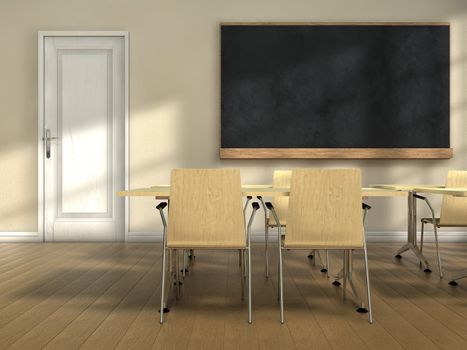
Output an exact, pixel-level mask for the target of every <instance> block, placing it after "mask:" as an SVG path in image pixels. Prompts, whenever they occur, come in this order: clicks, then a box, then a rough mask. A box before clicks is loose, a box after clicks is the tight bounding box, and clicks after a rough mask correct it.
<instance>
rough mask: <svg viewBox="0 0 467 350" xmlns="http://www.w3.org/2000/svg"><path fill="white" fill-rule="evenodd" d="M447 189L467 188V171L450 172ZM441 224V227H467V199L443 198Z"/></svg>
mask: <svg viewBox="0 0 467 350" xmlns="http://www.w3.org/2000/svg"><path fill="white" fill-rule="evenodd" d="M446 187H456V188H460V187H462V188H467V171H465V170H464V171H463V170H450V171H448V177H447V179H446ZM439 222H440V224H441V225H453V226H455V225H460V226H464V225H467V198H465V197H453V196H443V202H442V204H441V214H440V219H439Z"/></svg>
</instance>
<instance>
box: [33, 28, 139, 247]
mask: <svg viewBox="0 0 467 350" xmlns="http://www.w3.org/2000/svg"><path fill="white" fill-rule="evenodd" d="M49 36H75V37H76V36H87V37H89V36H113V37H123V40H124V42H125V107H124V110H125V188H128V183H129V152H128V147H129V136H128V131H129V114H130V108H129V81H130V80H129V77H130V71H129V63H130V62H129V58H130V52H129V51H130V46H129V44H130V43H129V38H130V34H129V32H128V31H39V32H38V60H37V62H38V89H37V90H38V105H37V107H38V113H37V119H38V127H37V146H38V147H37V152H38V153H37V157H38V158H37V159H38V162H37V171H38V172H37V179H38V182H37V191H38V193H37V208H38V215H37V220H38V236H39V239H40V238H41V237H42V241H43V242H45V219H44V215H45V210H44V209H45V202H44V187H45V183H44V181H45V179H44V170H45V167H44V163H45V154H44V141H43V140H42V137H43V135H44V133H45V129H44V43H45V38H46V37H49ZM124 222H125V241H126V240H127V237H128V222H129V220H128V199H127V197H125V219H124Z"/></svg>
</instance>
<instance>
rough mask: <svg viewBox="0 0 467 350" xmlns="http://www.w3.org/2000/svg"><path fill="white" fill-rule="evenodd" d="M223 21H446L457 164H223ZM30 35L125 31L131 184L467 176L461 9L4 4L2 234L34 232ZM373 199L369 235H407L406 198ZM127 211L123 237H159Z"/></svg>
mask: <svg viewBox="0 0 467 350" xmlns="http://www.w3.org/2000/svg"><path fill="white" fill-rule="evenodd" d="M222 21H450V22H451V24H452V26H451V32H452V49H451V60H452V69H451V72H452V74H451V76H452V83H451V86H452V89H451V90H452V93H451V101H452V102H451V103H452V113H451V135H452V136H451V138H452V141H451V143H452V146H453V148H454V158H453V159H451V160H439V161H436V160H365V161H364V160H345V161H336V160H329V161H328V160H290V161H286V160H249V161H228V160H223V161H221V160H219V158H218V147H219V141H220V117H219V110H220V103H219V86H220V80H219V78H220V76H219V56H220V55H219V22H222ZM38 30H128V31H130V57H131V58H130V60H131V62H130V80H131V82H130V103H131V106H130V113H131V114H130V157H131V161H130V169H131V175H130V186H131V187H140V186H148V185H151V184H155V183H168V182H169V174H170V169H171V168H174V167H219V166H221V167H239V168H240V169H241V171H242V177H243V181H244V182H246V183H260V182H261V183H263V182H270V181H271V174H272V171H273V169H276V168H290V167H304V166H305V167H350V166H358V167H362V168H363V172H364V183H365V184H369V183H382V182H391V183H393V182H413V183H440V182H443V180H444V177H445V174H446V171H447V169H454V168H456V169H465V168H467V164H466V163H467V162H466V152H467V141H466V139H467V138H466V136H467V120H466V109H467V100H466V98H467V97H465V96H466V88H467V83H465V82H466V81H467V79H466V78H467V2H466V1H462V0H458V1H454V0H443V1H440V0H411V1H407V0H392V1H387V0H384V1H383V0H358V1H357V0H354V1H349V0H321V1H319V0H235V1H233V0H186V1H182V0H165V1H161V0H80V1H76V0H73V1H72V0H41V1H37V0H29V1H27V0H0V45H1V48H2V50H1V53H2V54H1V59H0V62H1V64H0V79H1V83H0V231H36V230H37V176H36V174H37V147H36V145H37V31H38ZM414 132H416V130H414ZM370 202H371V203H372V204H373V205H374V209H373V210H372V213H371V215H370V218H369V225H368V227H369V230H370V231H402V230H404V226H405V223H406V219H405V218H406V216H405V215H406V206H405V202H404V200H402V199H373V200H371V201H370ZM130 214H131V220H130V228H131V231H143V232H144V231H160V224H159V219H158V217H157V215H156V213H155V212H154V205H153V201H152V200H151V199H142V198H138V199H135V200H132V201H131V208H130ZM260 221H261V220H258V223H257V224H258V225H257V227H258V228H259V225H260Z"/></svg>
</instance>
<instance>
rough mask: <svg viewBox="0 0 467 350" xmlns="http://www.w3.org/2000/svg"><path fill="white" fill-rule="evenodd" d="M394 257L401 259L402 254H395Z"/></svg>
mask: <svg viewBox="0 0 467 350" xmlns="http://www.w3.org/2000/svg"><path fill="white" fill-rule="evenodd" d="M394 257H395V258H396V259H402V255H400V254H397V255H395V256H394Z"/></svg>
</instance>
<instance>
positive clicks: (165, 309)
mask: <svg viewBox="0 0 467 350" xmlns="http://www.w3.org/2000/svg"><path fill="white" fill-rule="evenodd" d="M157 312H159V313H160V312H161V309H159V310H158V311H157ZM169 312H170V309H169V308H168V307H164V314H167V313H169Z"/></svg>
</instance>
